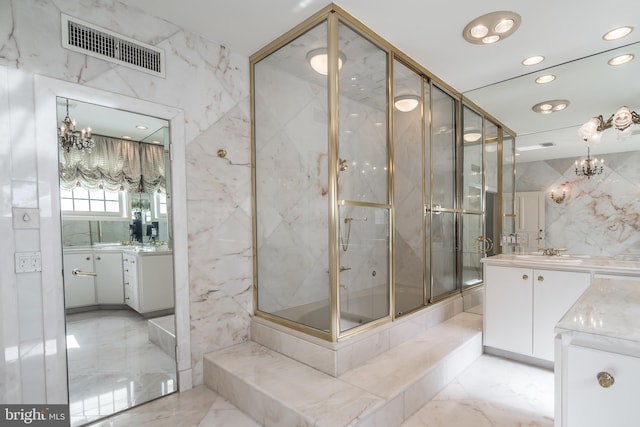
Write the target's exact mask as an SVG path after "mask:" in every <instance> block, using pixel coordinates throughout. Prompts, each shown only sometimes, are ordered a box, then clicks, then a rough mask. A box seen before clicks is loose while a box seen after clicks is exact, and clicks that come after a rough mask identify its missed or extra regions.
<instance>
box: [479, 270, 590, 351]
mask: <svg viewBox="0 0 640 427" xmlns="http://www.w3.org/2000/svg"><path fill="white" fill-rule="evenodd" d="M590 282H591V275H590V274H589V273H585V272H573V271H555V270H543V269H532V268H525V267H503V266H493V265H489V266H485V309H484V334H483V336H484V345H485V346H488V347H492V348H495V349H499V350H505V351H508V352H512V353H517V354H521V355H524V356H532V357H535V358H538V359H543V360H546V361H553V359H554V327H555V325H556V323H557V322H558V320H560V318H561V317H562V316H563V315H564V313H566V311H567V310H568V309H569V308H570V307H571V306H572V305H573V303H574V302H575V301H576V300H577V299H578V297H579V296H580V295H581V294H582V293H583V292H584V291H585V290H586V289H587V287H589V284H590Z"/></svg>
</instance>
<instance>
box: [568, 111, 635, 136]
mask: <svg viewBox="0 0 640 427" xmlns="http://www.w3.org/2000/svg"><path fill="white" fill-rule="evenodd" d="M631 124H640V116H639V115H638V113H636V112H635V111H631V110H630V109H629V107H626V106H624V107H620V108H618V111H616V112H615V113H614V114H612V115H611V117H609V118H608V119H607V121H605V120H604V119H603V118H602V115H600V116H598V117H593V118H591V119H590V120H589V121H588V122H586V123H585V124H583V125H582V126H580V129H579V130H578V132H579V133H580V136H581V137H582V139H583V140H585V141H586V142H598V141H600V138H602V132H603V131H605V130H606V129H609V128H611V127H613V128H615V129H616V130H617V131H618V138H624V137H628V136H629V135H631Z"/></svg>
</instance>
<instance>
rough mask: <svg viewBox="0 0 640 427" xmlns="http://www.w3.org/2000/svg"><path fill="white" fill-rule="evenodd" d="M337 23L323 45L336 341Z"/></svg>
mask: <svg viewBox="0 0 640 427" xmlns="http://www.w3.org/2000/svg"><path fill="white" fill-rule="evenodd" d="M338 30H339V22H338V16H337V15H336V14H335V13H330V14H329V16H328V17H327V46H328V68H329V73H328V75H327V77H328V79H329V80H328V85H327V94H328V96H327V103H328V106H327V108H328V111H329V129H328V131H329V147H328V149H329V155H328V160H329V171H328V178H329V192H328V203H329V206H328V208H329V307H330V313H331V327H330V334H331V341H333V342H336V341H337V340H338V337H339V336H340V271H339V265H340V249H339V247H338V243H339V241H340V239H339V236H338V233H339V232H340V225H339V224H338V221H339V219H340V211H339V207H338V204H337V203H336V201H337V199H338V174H339V170H338V169H339V164H338V163H339V159H338V152H339V145H338V144H339V140H338V137H339V129H338V125H339V120H340V117H339V114H338V102H339V100H340V93H339V79H340V76H339V75H338V49H339V46H338V44H339V35H338Z"/></svg>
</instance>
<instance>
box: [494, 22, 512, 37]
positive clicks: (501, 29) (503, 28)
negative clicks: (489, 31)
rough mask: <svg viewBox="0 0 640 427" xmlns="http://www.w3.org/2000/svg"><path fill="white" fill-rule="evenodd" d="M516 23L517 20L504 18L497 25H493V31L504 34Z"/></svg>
mask: <svg viewBox="0 0 640 427" xmlns="http://www.w3.org/2000/svg"><path fill="white" fill-rule="evenodd" d="M514 24H515V22H514V20H513V19H503V20H502V21H500V22H498V23H497V24H496V26H495V27H493V31H495V32H496V33H498V34H504V33H506V32H507V31H509V30H510V29H511V28H513V25H514Z"/></svg>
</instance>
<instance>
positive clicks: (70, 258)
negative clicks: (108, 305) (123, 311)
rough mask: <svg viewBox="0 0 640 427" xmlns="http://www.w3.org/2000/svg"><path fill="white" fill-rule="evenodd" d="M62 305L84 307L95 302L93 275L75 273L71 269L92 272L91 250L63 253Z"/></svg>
mask: <svg viewBox="0 0 640 427" xmlns="http://www.w3.org/2000/svg"><path fill="white" fill-rule="evenodd" d="M62 262H63V269H64V306H65V308H75V307H84V306H88V305H95V304H96V285H95V280H94V277H93V276H85V275H75V274H73V271H74V270H76V271H81V272H87V273H93V272H94V270H93V251H87V252H74V253H65V254H64V256H63V261H62Z"/></svg>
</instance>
